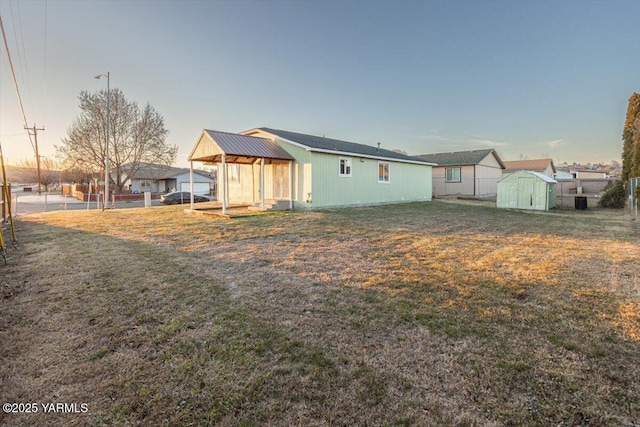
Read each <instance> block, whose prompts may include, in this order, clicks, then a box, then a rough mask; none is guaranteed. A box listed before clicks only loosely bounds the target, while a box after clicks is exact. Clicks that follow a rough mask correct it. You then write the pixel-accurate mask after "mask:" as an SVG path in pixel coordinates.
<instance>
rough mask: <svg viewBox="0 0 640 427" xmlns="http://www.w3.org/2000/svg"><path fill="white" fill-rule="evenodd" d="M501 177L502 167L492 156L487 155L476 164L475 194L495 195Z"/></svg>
mask: <svg viewBox="0 0 640 427" xmlns="http://www.w3.org/2000/svg"><path fill="white" fill-rule="evenodd" d="M501 179H502V167H501V166H500V164H499V163H498V161H497V160H496V158H495V157H494V156H493V154H491V155H488V156H487V157H485V158H484V159H482V160H481V161H480V163H478V165H477V166H476V194H475V195H476V196H488V195H496V194H497V193H498V181H500V180H501Z"/></svg>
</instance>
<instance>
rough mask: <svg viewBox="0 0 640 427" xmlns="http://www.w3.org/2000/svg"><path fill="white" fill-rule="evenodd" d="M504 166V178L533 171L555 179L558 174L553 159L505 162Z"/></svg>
mask: <svg viewBox="0 0 640 427" xmlns="http://www.w3.org/2000/svg"><path fill="white" fill-rule="evenodd" d="M504 166H505V169H504V170H503V171H502V176H507V175H510V174H512V173H514V172H518V171H532V172H538V173H541V174H543V175H546V176H548V177H549V178H553V177H554V176H555V173H556V172H557V171H556V167H555V166H554V164H553V159H532V160H505V161H504Z"/></svg>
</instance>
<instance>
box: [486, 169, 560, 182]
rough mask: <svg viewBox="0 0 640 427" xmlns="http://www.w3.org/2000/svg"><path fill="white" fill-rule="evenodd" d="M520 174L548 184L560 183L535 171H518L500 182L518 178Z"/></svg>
mask: <svg viewBox="0 0 640 427" xmlns="http://www.w3.org/2000/svg"><path fill="white" fill-rule="evenodd" d="M520 173H522V174H529V175H533V176H536V177H538V178H540V179H542V180H543V181H546V182H550V183H555V184H557V183H558V181H556V180H555V179H553V178H549V177H548V176H547V175H544V174H541V173H540V172H535V171H525V170H521V171H518V172H515V173H512V174H510V175H507V176H505V177H504V178H502V179H501V180H500V181H504V180H509V179H513V177H514V176H516V175H517V174H520ZM498 182H499V181H498Z"/></svg>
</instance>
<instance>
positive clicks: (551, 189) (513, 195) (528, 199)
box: [497, 171, 557, 211]
mask: <svg viewBox="0 0 640 427" xmlns="http://www.w3.org/2000/svg"><path fill="white" fill-rule="evenodd" d="M556 184H557V181H555V180H554V179H551V178H549V177H548V176H546V175H543V174H541V173H539V172H533V171H519V172H515V173H512V174H511V175H508V176H506V177H504V178H502V179H501V180H500V181H498V198H497V205H498V207H499V208H508V209H531V210H538V211H548V210H549V209H553V208H555V207H556V205H557V199H556Z"/></svg>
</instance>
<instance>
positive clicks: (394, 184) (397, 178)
mask: <svg viewBox="0 0 640 427" xmlns="http://www.w3.org/2000/svg"><path fill="white" fill-rule="evenodd" d="M340 157H344V158H350V159H351V177H340V176H338V166H339V158H340ZM389 163H390V173H389V176H390V182H389V183H379V182H378V160H374V159H363V158H359V157H348V156H337V155H332V154H325V153H312V165H313V166H312V171H311V173H312V183H313V185H312V199H313V203H312V204H311V207H312V208H321V207H332V206H350V205H362V204H378V203H399V202H404V201H424V200H431V167H429V166H424V165H414V164H407V163H397V162H389Z"/></svg>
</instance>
